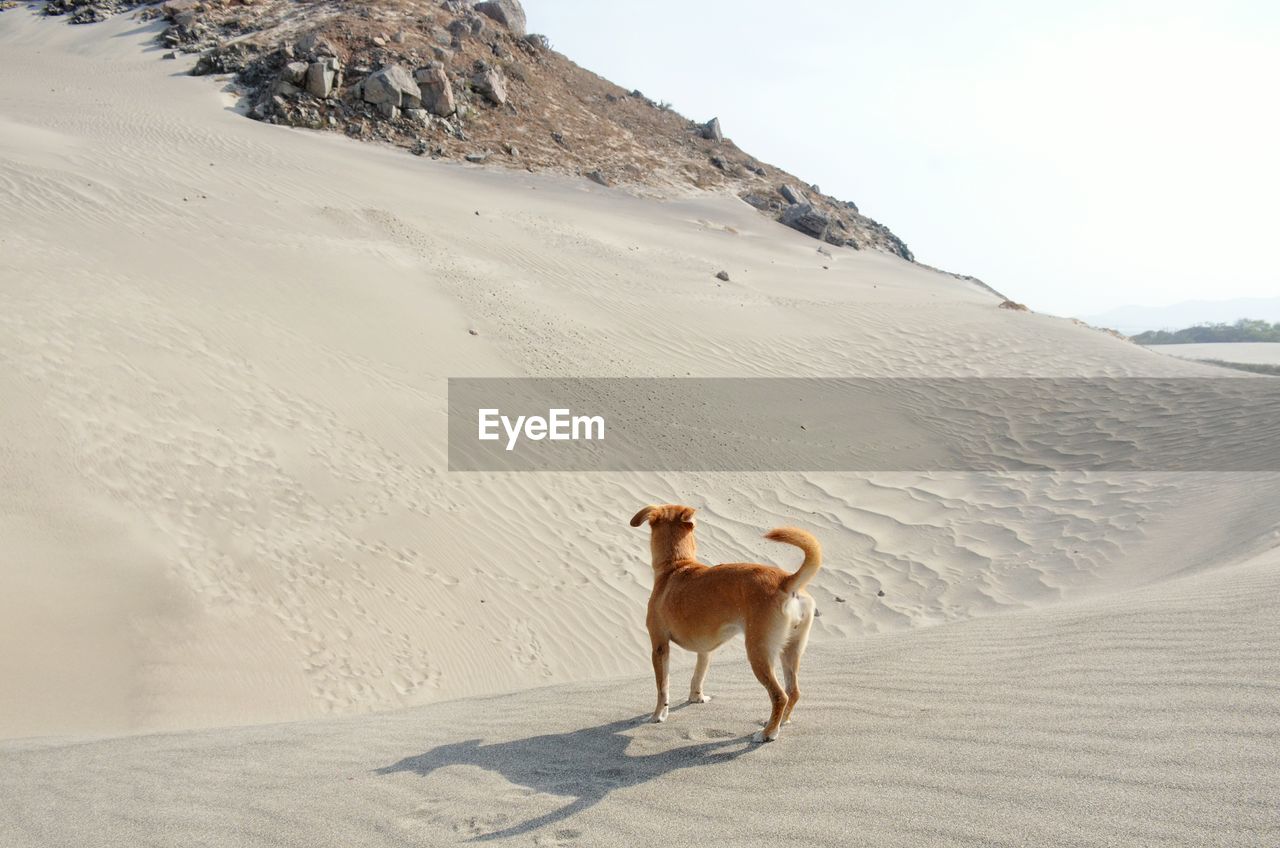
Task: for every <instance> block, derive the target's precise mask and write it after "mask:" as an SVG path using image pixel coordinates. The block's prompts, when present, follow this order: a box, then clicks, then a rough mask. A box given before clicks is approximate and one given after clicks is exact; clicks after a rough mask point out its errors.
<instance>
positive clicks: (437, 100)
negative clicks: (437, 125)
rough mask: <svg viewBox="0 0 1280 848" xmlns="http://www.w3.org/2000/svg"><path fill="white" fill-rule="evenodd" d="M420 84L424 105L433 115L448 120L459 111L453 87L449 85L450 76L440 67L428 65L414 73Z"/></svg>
mask: <svg viewBox="0 0 1280 848" xmlns="http://www.w3.org/2000/svg"><path fill="white" fill-rule="evenodd" d="M413 78H414V80H415V81H416V82H417V83H418V93H419V96H420V98H421V100H422V105H423V106H425V107H426V109H427V110H428V111H429V112H431V114H433V115H439V116H440V117H442V118H447V117H449V116H450V115H452V114H453V113H454V112H456V111H457V109H458V106H457V103H456V102H455V100H454V97H453V86H451V85H450V84H449V75H448V74H447V73H445V70H444V68H443V67H442V66H440V65H428V66H427V67H425V68H419V69H418V70H416V71H414V72H413Z"/></svg>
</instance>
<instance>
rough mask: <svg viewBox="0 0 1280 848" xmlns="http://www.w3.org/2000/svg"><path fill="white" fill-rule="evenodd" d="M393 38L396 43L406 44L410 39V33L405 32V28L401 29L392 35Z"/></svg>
mask: <svg viewBox="0 0 1280 848" xmlns="http://www.w3.org/2000/svg"><path fill="white" fill-rule="evenodd" d="M391 40H392V41H394V42H395V43H396V44H404V43H405V42H406V41H408V40H409V33H407V32H405V31H404V30H400V31H399V32H397V33H396V34H395V35H393V36H391Z"/></svg>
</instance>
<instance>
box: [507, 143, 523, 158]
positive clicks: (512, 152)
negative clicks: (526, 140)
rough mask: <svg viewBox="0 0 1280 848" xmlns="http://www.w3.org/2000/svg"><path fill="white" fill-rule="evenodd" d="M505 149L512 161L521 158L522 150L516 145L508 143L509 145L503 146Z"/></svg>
mask: <svg viewBox="0 0 1280 848" xmlns="http://www.w3.org/2000/svg"><path fill="white" fill-rule="evenodd" d="M503 147H505V148H506V151H507V155H508V156H510V157H511V158H512V159H516V158H519V156H520V148H518V147H516V146H515V145H514V144H510V143H508V144H504V145H503Z"/></svg>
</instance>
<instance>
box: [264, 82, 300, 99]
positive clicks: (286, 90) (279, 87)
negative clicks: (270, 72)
mask: <svg viewBox="0 0 1280 848" xmlns="http://www.w3.org/2000/svg"><path fill="white" fill-rule="evenodd" d="M300 91H302V89H300V88H298V87H297V86H296V85H294V84H293V83H291V82H289V81H288V80H286V79H278V80H276V84H275V85H273V86H271V93H272V94H278V95H280V96H281V97H293V96H294V95H295V94H297V93H298V92H300Z"/></svg>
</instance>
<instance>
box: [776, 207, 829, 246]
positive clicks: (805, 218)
mask: <svg viewBox="0 0 1280 848" xmlns="http://www.w3.org/2000/svg"><path fill="white" fill-rule="evenodd" d="M778 220H779V221H781V222H782V223H784V224H786V225H787V226H788V227H791V228H792V229H793V230H799V231H800V232H802V233H804V234H805V235H808V236H813V237H814V238H816V239H825V238H826V236H827V232H828V230H829V228H830V227H831V218H830V217H829V216H828V215H826V214H825V213H823V212H821V211H819V210H818V209H817V208H816V207H814V205H813V204H812V203H793V204H791V205H790V206H788V207H787V208H786V209H783V210H782V217H781V218H779V219H778Z"/></svg>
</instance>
